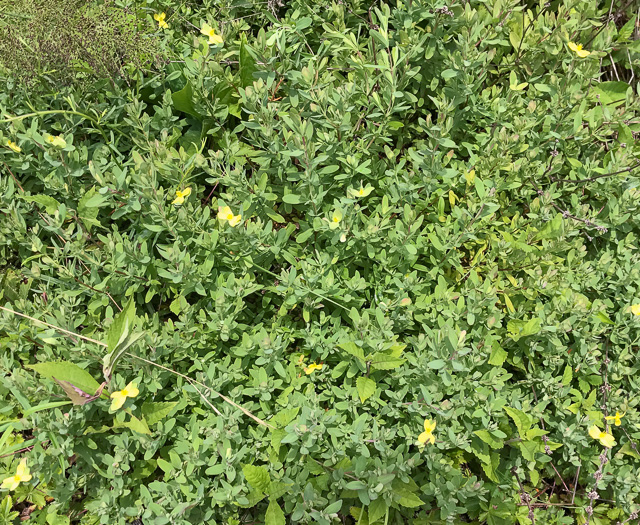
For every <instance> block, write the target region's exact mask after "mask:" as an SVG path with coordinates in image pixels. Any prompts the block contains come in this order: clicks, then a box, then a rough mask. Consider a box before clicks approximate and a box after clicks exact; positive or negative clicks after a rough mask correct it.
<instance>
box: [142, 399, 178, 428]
mask: <svg viewBox="0 0 640 525" xmlns="http://www.w3.org/2000/svg"><path fill="white" fill-rule="evenodd" d="M177 404H178V403H176V402H152V401H145V403H144V404H143V405H142V409H141V410H142V415H143V417H144V419H145V420H146V421H147V424H149V425H155V424H156V423H158V422H159V421H160V420H162V419H164V418H165V417H167V416H168V415H169V413H170V412H171V411H172V410H173V408H174V407H175V406H176V405H177Z"/></svg>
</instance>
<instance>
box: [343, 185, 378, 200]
mask: <svg viewBox="0 0 640 525" xmlns="http://www.w3.org/2000/svg"><path fill="white" fill-rule="evenodd" d="M372 191H373V186H371V184H367V185H366V186H365V187H363V186H362V184H360V188H359V189H355V188H349V189H348V190H347V195H348V196H349V197H351V198H353V199H360V198H362V197H366V196H367V195H369V194H370V193H371V192H372Z"/></svg>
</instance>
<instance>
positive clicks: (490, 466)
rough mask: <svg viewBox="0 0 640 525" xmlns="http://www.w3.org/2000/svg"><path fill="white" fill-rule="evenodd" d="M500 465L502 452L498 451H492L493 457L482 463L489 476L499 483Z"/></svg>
mask: <svg viewBox="0 0 640 525" xmlns="http://www.w3.org/2000/svg"><path fill="white" fill-rule="evenodd" d="M499 465H500V454H498V453H497V452H491V459H490V461H489V462H487V463H482V470H484V473H485V474H486V475H487V477H488V478H489V479H490V480H491V481H494V482H496V483H499V482H500V480H499V479H498V475H497V472H498V467H499Z"/></svg>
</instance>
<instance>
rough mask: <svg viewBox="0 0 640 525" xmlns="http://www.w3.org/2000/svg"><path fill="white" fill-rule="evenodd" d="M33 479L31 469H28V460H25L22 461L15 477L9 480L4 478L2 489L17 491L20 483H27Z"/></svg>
mask: <svg viewBox="0 0 640 525" xmlns="http://www.w3.org/2000/svg"><path fill="white" fill-rule="evenodd" d="M30 479H31V471H30V470H29V467H27V458H24V459H23V460H22V461H20V464H19V465H18V468H17V469H16V475H15V476H9V477H8V478H4V479H3V480H2V488H3V489H9V490H16V489H17V488H18V485H20V483H23V482H25V481H29V480H30Z"/></svg>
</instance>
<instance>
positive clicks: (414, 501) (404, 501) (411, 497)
mask: <svg viewBox="0 0 640 525" xmlns="http://www.w3.org/2000/svg"><path fill="white" fill-rule="evenodd" d="M398 505H401V506H402V507H408V508H410V509H413V508H415V507H420V506H422V505H424V501H422V500H421V499H420V498H419V497H418V496H417V495H416V494H414V493H412V492H408V493H405V494H403V495H402V496H400V497H399V498H398Z"/></svg>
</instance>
